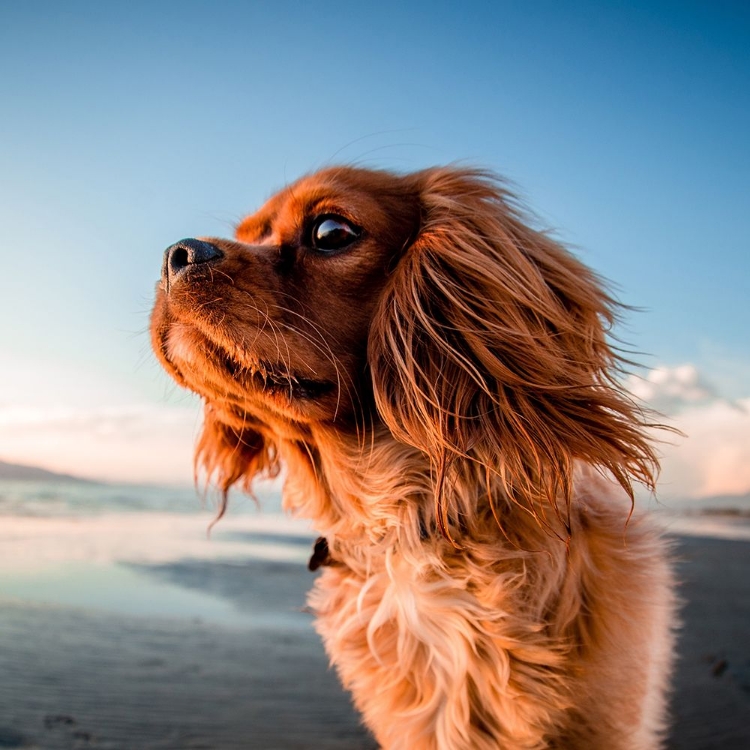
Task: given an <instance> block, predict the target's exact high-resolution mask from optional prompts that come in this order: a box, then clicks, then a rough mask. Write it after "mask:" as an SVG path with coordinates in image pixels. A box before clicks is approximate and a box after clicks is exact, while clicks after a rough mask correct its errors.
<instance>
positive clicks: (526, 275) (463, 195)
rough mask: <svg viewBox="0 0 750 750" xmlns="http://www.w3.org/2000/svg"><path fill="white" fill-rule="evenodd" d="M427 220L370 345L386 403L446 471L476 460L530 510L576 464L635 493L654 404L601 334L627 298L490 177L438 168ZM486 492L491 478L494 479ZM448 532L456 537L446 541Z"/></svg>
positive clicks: (396, 426)
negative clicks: (628, 381)
mask: <svg viewBox="0 0 750 750" xmlns="http://www.w3.org/2000/svg"><path fill="white" fill-rule="evenodd" d="M416 179H417V180H419V182H420V190H421V202H422V211H423V220H422V226H421V231H420V233H419V235H418V237H417V239H416V241H415V242H414V243H413V244H412V246H411V247H410V248H408V249H407V250H406V251H405V253H404V255H403V257H402V258H401V260H400V261H399V263H398V265H397V267H396V268H395V270H394V272H393V276H392V278H391V279H390V282H389V287H388V288H387V290H386V292H385V294H384V296H383V298H382V300H381V305H380V307H379V310H378V312H377V314H376V316H375V318H374V321H373V325H372V329H371V333H370V342H369V347H370V348H369V361H370V365H371V368H372V377H373V385H374V393H375V399H376V404H377V408H378V410H379V412H380V414H381V416H382V418H383V420H384V421H385V423H386V424H387V425H388V427H389V428H390V430H391V431H392V432H393V434H394V435H395V436H396V437H397V438H398V439H400V440H402V441H403V442H406V443H408V444H410V445H413V446H415V447H417V448H419V449H420V450H422V451H424V452H425V453H426V454H428V455H429V457H430V459H431V462H432V465H433V470H434V474H435V483H436V493H435V495H436V503H437V511H438V512H437V513H436V515H437V520H438V523H439V524H440V526H441V529H442V531H443V533H444V534H446V535H448V533H449V532H447V528H448V524H449V509H448V508H446V507H445V505H442V502H443V495H444V488H445V486H447V485H446V484H445V483H446V482H450V481H451V480H452V478H454V479H455V477H457V476H460V472H461V466H462V465H463V466H464V467H465V466H466V465H467V462H471V463H473V464H474V465H478V466H479V467H480V468H481V469H482V470H483V471H484V472H485V473H486V475H487V477H488V478H489V477H492V479H491V480H490V479H488V481H491V482H492V485H493V487H497V486H498V481H497V480H499V483H500V484H499V486H500V487H501V488H502V490H503V491H504V492H505V495H506V496H507V498H508V499H510V500H511V501H514V502H519V503H523V504H524V506H525V507H526V508H528V509H531V511H532V512H536V510H535V509H541V513H542V517H543V516H544V507H545V504H546V503H552V505H553V506H554V508H555V509H556V510H557V511H558V515H559V513H560V511H559V507H558V503H560V502H562V503H563V504H565V505H567V503H569V502H570V496H571V485H572V477H573V467H574V463H575V462H576V461H583V462H586V463H588V464H591V465H593V466H596V467H598V468H600V469H603V470H605V471H608V472H610V473H611V474H612V475H613V476H614V477H615V478H616V479H617V481H618V482H619V483H620V484H621V485H622V486H623V487H624V488H625V489H626V491H627V492H628V493H629V494H630V496H631V498H632V481H633V480H637V481H640V482H643V483H645V484H646V485H647V486H649V487H653V483H654V479H655V472H656V471H657V469H658V466H657V460H656V456H655V453H654V451H653V449H652V448H651V446H650V445H649V443H648V441H647V439H646V437H645V434H644V428H645V427H646V426H647V424H646V423H645V422H644V416H643V413H642V412H641V410H640V409H639V408H638V407H637V406H636V405H635V404H634V403H633V401H632V400H631V399H630V398H629V397H628V396H627V394H626V393H625V392H624V391H623V389H622V388H621V386H620V385H619V383H618V381H617V379H616V375H617V374H618V372H619V367H618V365H619V362H620V360H619V358H618V357H617V355H616V354H615V353H614V352H613V351H612V349H611V348H610V346H609V344H608V342H607V339H606V332H607V331H608V330H609V328H610V327H611V325H612V323H613V321H614V318H615V312H616V309H617V303H615V302H614V301H613V299H612V298H611V297H610V296H609V295H608V294H607V293H606V292H605V291H604V289H603V286H602V283H601V281H600V280H599V279H598V278H597V276H596V275H595V274H594V273H593V272H592V271H590V270H589V269H588V268H586V267H585V266H584V265H583V264H582V263H580V262H579V261H578V260H576V259H575V258H574V257H573V256H572V255H570V253H568V252H567V251H566V250H565V249H564V248H563V247H561V246H560V245H559V244H557V243H556V242H555V241H553V240H552V239H550V237H548V236H547V235H546V234H544V233H542V232H539V231H535V230H533V229H531V228H529V226H527V224H526V223H524V221H523V219H522V215H521V213H520V211H519V210H518V209H517V208H516V205H515V203H514V202H513V199H512V197H511V196H510V195H509V193H508V192H507V191H506V190H505V189H504V187H502V186H501V185H500V184H499V183H498V181H497V180H496V179H495V178H493V177H492V176H491V175H489V174H487V173H484V172H479V171H472V170H460V169H451V168H443V169H434V170H428V171H426V172H422V173H420V174H418V175H417V176H416ZM488 489H489V488H488ZM449 538H450V537H449Z"/></svg>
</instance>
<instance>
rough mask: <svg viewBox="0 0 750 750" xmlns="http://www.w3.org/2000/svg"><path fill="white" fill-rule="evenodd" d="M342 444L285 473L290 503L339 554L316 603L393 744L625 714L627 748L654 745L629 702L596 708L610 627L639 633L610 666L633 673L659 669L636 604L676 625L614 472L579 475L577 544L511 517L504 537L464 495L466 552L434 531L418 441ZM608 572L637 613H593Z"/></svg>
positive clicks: (327, 636) (540, 741) (378, 727)
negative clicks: (642, 590)
mask: <svg viewBox="0 0 750 750" xmlns="http://www.w3.org/2000/svg"><path fill="white" fill-rule="evenodd" d="M339 448H340V446H339ZM345 455H346V453H345V452H343V451H341V450H338V451H337V452H336V454H335V456H336V459H335V463H334V462H333V459H332V458H330V457H325V456H323V457H321V460H320V462H319V464H318V465H317V466H316V467H315V468H314V469H312V468H311V470H310V472H311V473H307V472H302V473H298V474H290V475H289V477H288V479H287V482H286V486H285V504H286V506H287V507H288V508H289V509H291V510H293V511H294V512H295V513H297V514H301V515H305V516H309V517H310V518H311V519H312V520H313V522H314V524H315V527H316V529H318V530H319V531H321V532H322V533H324V534H325V535H326V538H327V539H328V543H329V546H330V551H331V557H332V561H333V562H332V564H331V565H330V566H326V567H325V568H324V570H323V572H322V574H321V575H320V576H319V577H318V579H317V580H316V582H315V586H314V588H313V590H312V592H311V593H310V596H309V604H310V606H311V608H312V609H313V611H314V612H315V614H316V616H317V620H316V628H317V630H318V632H319V633H320V635H321V636H322V638H323V641H324V644H325V647H326V651H327V653H328V655H329V657H330V659H331V662H332V663H333V664H334V665H335V667H336V669H337V671H338V673H339V676H340V678H341V680H342V683H343V684H344V686H345V687H346V688H347V689H348V690H350V691H351V693H352V695H353V698H354V702H355V705H356V707H357V708H358V709H359V710H360V711H361V712H362V714H363V716H364V718H365V721H366V722H367V724H368V725H369V726H370V727H371V728H373V729H374V731H375V733H376V737H377V739H378V741H379V742H380V743H381V745H382V746H383V747H384V748H393V749H394V750H395V749H397V748H404V749H406V748H410V749H420V748H424V750H428V749H432V748H451V749H452V750H462V749H463V748H465V749H466V750H470V749H471V750H483V748H487V750H489V748H493V749H494V748H497V747H498V746H502V747H509V748H542V747H556V746H559V747H592V748H594V747H601V746H602V745H598V744H597V743H598V742H600V741H604V740H603V737H604V735H605V734H606V731H607V726H608V725H610V727H611V728H612V729H616V730H617V732H618V734H620V735H622V734H623V726H621V725H624V726H625V727H626V730H625V734H626V736H628V737H629V738H630V739H628V740H627V742H628V744H625V745H623V746H622V747H623V748H625V747H627V748H638V747H643V748H647V747H654V745H653V744H651V743H652V740H650V739H648V738H647V737H646V735H644V741H643V742H640V741H639V740H638V738H637V733H638V731H643V732H645V731H646V730H645V729H643V730H639V728H638V724H637V722H636V723H634V724H632V726H630V727H629V728H627V716H625V714H627V711H625V713H624V714H623V712H622V708H621V707H620V708H619V709H618V710H619V711H620V713H619V716H620V717H624V718H618V714H616V713H613V712H608V711H606V710H602V711H601V712H600V711H597V710H596V708H595V705H596V702H597V701H601V700H602V699H601V695H600V694H599V691H600V690H606V689H608V688H609V687H611V686H612V685H613V684H614V683H615V682H617V680H618V677H617V675H616V672H615V673H613V674H612V675H602V674H598V673H597V672H596V670H595V669H594V668H593V667H592V666H591V665H595V664H596V663H597V662H598V661H599V660H600V658H601V657H600V654H599V651H600V650H601V649H603V648H605V647H607V645H608V644H609V641H610V640H611V639H612V638H613V637H620V638H622V639H623V640H624V642H625V644H624V645H626V646H627V642H628V641H632V644H631V645H632V648H633V650H634V652H635V653H633V652H631V654H630V655H629V658H628V659H624V660H623V663H621V664H618V663H613V664H612V666H611V668H612V669H613V670H624V672H625V673H627V675H628V677H627V678H626V677H625V675H624V674H622V673H621V678H622V681H623V682H626V679H630V676H631V673H632V672H633V670H634V669H635V670H636V671H637V670H639V669H644V670H646V669H650V667H648V666H644V665H647V664H648V663H649V661H650V657H651V656H652V655H651V654H645V653H644V654H643V655H642V656H643V659H642V660H641V661H640V662H639V661H638V658H639V653H638V652H640V651H643V649H644V648H645V647H646V646H647V643H648V640H649V638H650V635H651V634H648V635H649V638H646V637H645V635H646V634H644V633H643V632H640V631H638V629H637V628H634V627H633V626H632V625H630V624H629V622H630V614H631V613H632V609H633V607H642V608H643V609H644V610H651V609H654V608H656V609H659V608H662V609H663V610H664V613H665V614H664V618H663V619H664V622H665V623H666V622H667V620H668V613H669V609H670V607H671V606H672V603H671V598H670V595H669V593H668V588H669V586H668V584H669V574H668V571H667V569H666V567H665V565H664V563H663V561H660V560H659V557H660V555H659V551H658V549H657V548H656V547H655V546H654V544H653V542H654V536H653V534H652V533H651V532H650V531H649V530H648V529H647V528H646V527H641V526H639V525H638V524H637V523H635V524H634V525H633V527H632V528H631V529H630V531H629V533H628V539H627V543H625V541H624V529H625V521H626V517H627V510H628V505H627V503H626V502H623V499H622V498H617V502H615V503H614V504H613V503H612V493H613V490H612V488H611V487H610V486H609V485H608V483H606V482H604V481H603V480H601V479H596V478H595V477H593V476H587V477H584V478H583V479H582V485H583V490H582V491H579V492H578V493H577V495H578V497H577V502H576V503H575V504H574V506H573V507H574V509H575V510H574V512H575V513H576V516H575V518H574V519H572V526H573V538H572V540H571V542H570V545H569V547H568V548H566V545H565V543H563V542H562V541H558V540H553V541H554V543H552V542H551V541H550V538H549V536H550V533H551V531H550V530H548V529H540V527H539V525H538V523H537V521H536V520H534V519H532V518H528V519H526V518H518V517H514V519H513V529H514V531H513V533H514V534H515V536H514V538H510V537H509V536H508V535H507V532H504V531H503V529H502V527H501V526H499V525H498V524H497V522H496V520H495V519H494V518H493V517H492V514H491V512H490V511H489V508H488V507H487V506H486V503H485V506H484V517H481V516H482V512H481V511H479V510H477V509H478V508H482V507H483V506H482V502H481V501H478V498H477V497H466V498H464V500H465V503H466V507H467V508H468V507H471V508H473V509H474V515H475V517H474V518H473V519H468V520H467V524H468V529H469V532H470V533H469V536H468V537H467V538H466V539H462V541H463V542H464V543H465V547H464V549H462V550H456V549H454V548H453V547H452V546H451V545H450V544H449V543H448V542H447V541H446V540H445V539H444V538H442V537H440V535H439V534H436V533H435V532H434V531H433V532H432V533H429V532H428V533H425V526H426V525H429V524H430V522H431V519H430V508H431V498H430V495H429V492H430V490H429V488H430V483H429V476H427V475H426V473H425V472H424V470H423V469H420V468H417V465H416V464H415V463H414V462H413V460H412V459H413V455H412V452H411V451H410V450H409V449H408V448H405V447H404V446H400V445H399V444H397V443H395V442H393V443H390V444H388V443H385V444H383V445H381V446H379V447H378V448H377V449H375V450H373V451H372V452H370V453H369V454H368V459H367V460H368V463H367V466H366V467H365V466H362V465H361V464H358V462H354V463H352V461H353V459H351V458H349V459H347V460H343V461H342V456H345ZM355 464H356V465H355ZM291 465H293V466H296V467H298V468H299V466H300V465H301V463H300V462H299V461H296V462H292V463H291ZM380 466H382V467H388V470H384V471H380V470H379V467H380ZM386 482H387V483H390V484H391V486H389V487H386V486H384V483H386ZM459 504H460V498H459ZM513 511H515V513H516V514H518V513H520V512H521V511H519V510H518V509H510V512H513ZM558 530H559V529H558ZM552 531H555V528H554V526H553V529H552ZM618 549H619V552H618ZM600 555H601V559H599V556H600ZM660 564H661V567H660ZM654 570H657V573H658V571H659V570H661V573H662V578H659V576H658V575H657V578H656V580H655V581H654V587H655V588H654V589H653V598H650V597H643V596H642V595H641V594H639V598H640V601H636V602H632V601H629V600H630V599H632V596H631V594H632V593H633V591H634V590H635V589H637V588H638V587H641V586H642V583H643V582H642V579H641V577H642V575H646V574H648V575H652V573H653V571H654ZM646 571H649V573H646ZM631 574H632V575H634V576H635V580H636V581H637V583H635V584H634V583H633V582H632V579H631V578H630V576H631ZM609 585H614V586H620V591H619V592H617V593H616V594H612V595H607V596H608V597H609V600H611V599H613V598H615V599H616V598H618V597H622V599H623V607H628V608H629V610H628V611H624V612H621V613H620V614H619V615H618V614H616V609H617V606H615V607H611V606H610V604H611V603H612V602H611V601H608V605H607V608H606V613H605V612H603V613H602V615H601V616H600V617H599V619H598V620H597V619H595V618H594V614H595V613H593V612H592V611H591V609H592V604H591V602H592V601H594V600H595V599H596V597H597V596H599V595H600V593H599V590H600V589H603V588H606V587H607V586H609ZM589 597H590V600H589ZM605 598H606V597H605ZM646 619H647V620H648V621H650V620H653V617H650V618H646ZM668 637H669V636H668V634H667V633H666V632H665V633H663V634H662V640H664V641H665V646H664V648H663V650H664V651H665V653H668V651H669V649H668V644H667V643H666V640H665V639H667V638H668ZM631 657H632V658H631ZM647 657H648V658H647ZM664 659H666V656H665V657H664ZM634 664H635V666H634ZM609 668H610V667H606V669H609ZM661 671H662V672H664V673H665V674H666V668H665V667H664V666H662V670H661ZM662 679H663V678H662ZM641 683H642V684H643V689H642V690H641V691H640V693H639V694H636V695H632V696H631V700H633V701H635V703H634V708H633V709H632V714H633V716H634V717H635V716H640V715H641V714H642V705H643V704H644V703H645V702H647V701H648V700H649V695H648V691H649V686H648V680H641ZM652 689H653V686H652ZM587 704H590V706H587ZM574 706H575V710H574ZM582 709H583V710H582ZM600 713H601V717H599V714H600ZM657 713H660V712H657ZM582 716H586V719H585V720H584V719H582V718H581V717H582ZM597 720H600V721H601V725H600V726H599V727H594V726H593V724H594V723H596V721H597ZM589 722H592V724H589ZM612 722H615V724H616V726H614V727H612ZM651 730H652V731H653V728H651ZM650 736H651V735H649V737H650ZM499 743H500V744H499ZM610 746H611V745H610ZM611 747H613V748H614V747H615V746H611Z"/></svg>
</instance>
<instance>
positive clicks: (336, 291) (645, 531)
mask: <svg viewBox="0 0 750 750" xmlns="http://www.w3.org/2000/svg"><path fill="white" fill-rule="evenodd" d="M618 310H619V308H618V304H617V303H616V302H615V300H614V299H613V298H612V296H611V295H610V294H609V293H608V291H607V289H606V286H605V285H604V284H603V283H602V281H601V280H600V279H599V278H598V277H597V276H596V274H595V273H594V272H592V271H591V270H590V269H588V268H587V267H586V266H585V265H583V264H582V263H581V262H580V261H578V260H577V259H576V258H575V257H573V255H572V254H570V253H569V252H568V251H567V250H566V249H565V248H564V247H563V246H561V244H560V243H558V242H557V241H555V240H554V239H553V238H552V237H551V236H550V235H549V234H548V233H545V232H543V231H540V230H538V229H535V228H533V226H532V222H530V220H529V219H528V218H527V215H526V213H525V212H524V210H523V208H522V207H521V206H520V205H519V203H518V201H517V200H516V199H515V198H514V197H513V195H512V193H511V192H510V191H509V190H508V189H507V188H506V186H505V183H504V182H503V181H502V180H500V179H499V178H497V177H495V176H493V175H492V174H491V173H488V172H485V171H481V170H474V169H466V168H457V167H438V168H432V169H427V170H423V171H419V172H416V173H411V174H396V173H391V172H388V171H380V170H367V169H361V168H354V167H336V168H328V169H324V170H322V171H319V172H317V173H315V174H312V175H309V176H305V177H303V178H301V179H300V180H298V181H297V182H295V183H294V184H291V185H289V186H288V187H286V188H285V189H283V190H281V192H279V193H278V194H277V195H275V196H274V197H272V198H271V199H270V200H269V201H268V202H267V203H266V204H265V205H264V206H263V207H262V208H261V209H260V210H259V211H258V212H257V213H255V214H253V215H251V216H248V217H247V218H245V219H244V220H242V221H241V222H240V223H239V225H238V226H237V228H236V234H235V238H234V239H216V238H202V239H187V240H183V241H181V242H177V243H176V244H174V245H172V246H171V247H170V248H168V249H167V251H166V253H165V255H164V262H163V267H162V280H161V283H160V286H159V288H158V289H157V296H156V302H155V306H154V310H153V314H152V321H151V332H152V340H153V346H154V350H155V352H156V354H157V356H158V358H159V359H160V361H161V363H162V365H163V366H164V368H165V369H166V371H167V372H168V373H169V374H170V375H171V376H172V377H173V378H174V379H175V380H176V381H177V383H179V384H180V385H182V386H184V387H186V388H189V389H190V390H192V391H195V392H196V393H197V394H199V395H200V396H201V397H202V398H203V401H204V402H205V414H204V422H203V429H202V434H201V436H200V438H199V440H198V444H197V449H196V466H197V467H199V468H202V469H204V470H205V471H206V472H207V475H208V476H212V477H213V478H214V481H215V482H216V484H217V485H218V487H219V488H220V490H221V492H222V493H223V497H224V503H226V493H227V492H228V490H229V488H230V487H232V486H235V485H236V486H238V487H240V488H242V489H244V490H246V491H248V492H251V490H252V483H253V480H254V479H255V478H256V477H260V476H267V477H268V476H270V477H273V476H276V475H278V474H279V472H280V470H281V468H282V466H283V467H285V472H284V476H285V479H284V490H283V501H284V507H285V509H286V510H288V511H289V512H290V513H292V514H294V515H296V516H300V517H304V518H308V519H311V520H312V522H313V524H314V526H315V528H316V529H317V530H318V531H319V533H320V534H321V539H320V540H319V541H318V544H317V545H316V552H315V554H314V556H313V559H312V561H311V567H312V568H316V567H320V568H321V571H322V572H321V574H320V575H319V576H318V577H317V580H316V581H315V584H314V587H313V589H312V591H311V593H310V596H309V605H310V607H311V609H312V610H313V611H314V612H315V614H316V628H317V630H318V632H319V633H320V635H321V636H322V639H323V642H324V644H325V648H326V651H327V653H328V655H329V657H330V659H331V662H332V663H333V664H334V665H335V667H336V669H337V671H338V674H339V677H340V679H341V681H342V683H343V685H344V686H345V687H346V688H347V689H348V690H349V691H350V692H351V694H352V696H353V700H354V703H355V705H356V707H357V709H358V710H359V711H360V712H361V714H362V716H363V718H364V722H365V723H366V725H367V726H368V727H369V729H370V730H371V731H372V733H373V734H374V736H375V738H376V740H377V741H378V742H379V743H380V745H381V746H382V747H384V748H388V749H393V750H395V749H401V748H403V749H404V750H406V749H408V750H435V749H440V750H485V749H486V750H490V748H492V750H496V749H497V748H519V749H523V750H532V749H533V748H606V750H620V749H622V750H634V749H638V750H640V749H644V750H645V749H651V748H657V747H661V746H662V743H663V741H664V735H665V731H666V724H667V719H666V704H667V692H668V683H669V676H670V668H671V663H672V650H673V632H674V618H675V614H674V613H675V598H674V594H673V579H672V572H671V564H670V554H669V550H668V547H667V545H666V543H665V542H664V540H663V539H662V537H661V535H660V533H659V532H658V531H657V530H655V528H654V527H653V526H652V524H651V522H650V521H649V519H648V518H647V517H645V516H640V515H638V514H634V513H633V492H634V490H633V487H634V483H641V484H645V485H646V486H647V487H649V488H653V485H654V481H655V473H656V471H657V469H658V463H657V457H656V454H655V452H654V449H653V447H652V445H651V443H650V441H649V435H650V434H651V432H650V427H651V425H650V423H649V417H648V415H647V414H645V413H644V411H643V410H642V409H640V408H639V407H638V406H637V405H636V404H635V403H634V402H633V401H632V399H631V398H630V397H629V396H628V394H627V393H626V392H625V391H624V389H623V387H622V385H621V382H620V379H619V377H618V375H619V374H620V372H621V369H622V360H621V358H620V356H619V355H618V354H617V350H616V349H615V348H614V347H613V346H612V345H611V344H610V343H609V330H610V328H611V326H612V324H613V322H614V321H615V319H616V316H617V313H618ZM222 509H223V508H222Z"/></svg>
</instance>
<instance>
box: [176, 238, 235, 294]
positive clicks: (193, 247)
mask: <svg viewBox="0 0 750 750" xmlns="http://www.w3.org/2000/svg"><path fill="white" fill-rule="evenodd" d="M223 255H224V253H222V252H221V250H219V248H218V247H216V245H212V244H211V243H210V242H203V240H194V239H187V240H180V241H179V242H175V243H174V245H171V246H170V247H168V248H167V249H166V250H165V251H164V263H162V266H161V278H162V281H163V282H164V283H166V284H167V285H169V284H171V283H172V282H173V281H174V280H175V279H176V278H177V277H178V276H179V275H180V274H181V273H182V272H183V271H184V270H185V269H186V268H188V267H189V266H195V265H198V263H208V261H210V260H217V259H218V258H221V257H223Z"/></svg>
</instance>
